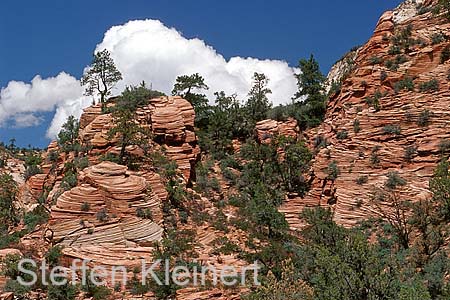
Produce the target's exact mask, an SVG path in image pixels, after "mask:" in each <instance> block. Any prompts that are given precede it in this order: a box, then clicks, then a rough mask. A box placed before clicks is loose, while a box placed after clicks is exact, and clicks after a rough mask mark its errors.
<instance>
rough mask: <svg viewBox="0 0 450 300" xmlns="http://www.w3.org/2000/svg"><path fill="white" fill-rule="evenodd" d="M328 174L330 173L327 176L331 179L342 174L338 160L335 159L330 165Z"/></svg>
mask: <svg viewBox="0 0 450 300" xmlns="http://www.w3.org/2000/svg"><path fill="white" fill-rule="evenodd" d="M327 174H328V177H327V178H328V179H330V180H336V179H337V178H338V177H339V175H340V174H341V171H340V170H339V166H338V165H337V162H336V161H335V160H334V161H332V162H331V163H330V164H329V165H328V168H327Z"/></svg>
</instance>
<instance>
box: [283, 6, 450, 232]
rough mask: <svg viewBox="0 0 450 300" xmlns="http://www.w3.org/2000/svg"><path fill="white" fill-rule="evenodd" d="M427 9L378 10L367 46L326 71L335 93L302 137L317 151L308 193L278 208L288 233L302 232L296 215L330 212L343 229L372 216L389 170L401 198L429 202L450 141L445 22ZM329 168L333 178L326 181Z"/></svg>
mask: <svg viewBox="0 0 450 300" xmlns="http://www.w3.org/2000/svg"><path fill="white" fill-rule="evenodd" d="M431 3H432V1H406V2H404V3H403V4H401V5H400V6H399V7H398V8H397V9H396V10H394V11H387V12H385V13H384V14H383V15H382V16H381V18H380V20H379V22H378V24H377V25H376V28H375V31H374V34H373V36H372V37H371V38H370V39H369V41H368V42H367V43H366V44H364V45H362V46H360V47H358V48H357V49H356V50H354V51H351V52H350V53H348V54H346V55H345V56H344V58H343V59H342V60H340V61H339V62H338V63H337V64H336V65H335V66H334V67H333V68H332V70H331V71H330V74H329V75H328V78H329V82H330V83H331V81H332V80H333V81H334V84H335V86H337V88H335V89H334V91H333V90H332V91H331V93H332V96H331V97H330V99H329V102H328V106H327V114H326V118H325V121H324V122H323V124H322V125H321V126H319V128H316V129H313V130H308V131H306V132H304V135H305V138H306V139H308V140H309V141H310V145H311V148H315V150H316V151H317V154H316V156H315V158H314V161H313V165H312V174H313V176H314V181H313V185H312V189H311V190H310V192H309V193H308V194H307V195H306V197H305V198H300V197H293V198H288V199H287V201H286V203H285V204H284V205H283V207H282V208H281V211H283V212H284V213H285V214H286V218H287V220H288V221H289V223H290V225H291V228H293V229H299V228H301V226H302V222H301V220H300V219H299V214H298V213H299V211H301V210H302V209H303V208H304V207H311V206H318V205H320V206H331V207H333V209H334V211H335V221H336V222H337V223H339V224H342V225H344V226H352V225H355V224H356V223H357V222H359V221H361V220H364V219H366V218H368V217H370V216H373V217H376V216H378V210H377V209H375V208H374V207H373V205H371V197H372V191H373V190H374V189H375V188H380V187H383V185H384V184H385V182H386V180H387V179H388V174H389V173H390V172H398V174H399V176H401V177H402V178H403V179H405V180H406V185H405V186H404V187H402V189H401V191H400V193H401V196H400V197H401V198H402V199H404V200H410V201H418V200H420V199H424V198H426V197H429V189H428V182H429V179H430V177H431V176H432V174H433V171H434V169H435V167H436V165H437V163H438V162H439V161H440V159H441V154H442V152H443V151H444V152H445V151H447V150H448V149H447V148H448V141H449V140H450V127H449V126H450V90H449V87H450V81H449V80H450V77H449V69H450V60H449V59H448V57H446V55H447V54H446V52H448V51H449V47H450V41H449V36H450V23H448V22H446V21H445V19H444V18H442V17H437V16H435V15H433V13H432V12H431V10H430V9H426V7H427V6H428V5H430V4H431ZM430 86H431V87H430ZM332 163H334V166H336V167H337V170H338V172H339V175H338V176H337V178H330V176H329V169H330V165H331V164H332ZM331 167H333V165H331ZM387 206H388V207H389V205H387Z"/></svg>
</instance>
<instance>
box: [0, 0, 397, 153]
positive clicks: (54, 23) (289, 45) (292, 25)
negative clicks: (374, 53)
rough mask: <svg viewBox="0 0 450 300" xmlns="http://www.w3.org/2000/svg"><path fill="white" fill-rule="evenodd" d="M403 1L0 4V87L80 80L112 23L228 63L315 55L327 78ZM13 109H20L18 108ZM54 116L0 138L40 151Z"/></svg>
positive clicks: (13, 0) (0, 131) (2, 132)
mask: <svg viewBox="0 0 450 300" xmlns="http://www.w3.org/2000/svg"><path fill="white" fill-rule="evenodd" d="M400 2H401V1H398V0H397V1H394V0H383V1H374V0H351V1H334V0H333V1H332V0H328V1H301V0H300V1H299V0H296V1H294V0H289V1H287V0H278V1H256V0H250V1H242V0H241V1H235V0H229V1H206V0H196V1H181V0H179V1H171V0H152V1H148V0H132V1H123V0H122V1H117V0H90V1H85V0H65V1H60V0H59V1H57V0H54V1H50V0H42V1H29V0H26V1H25V0H3V1H1V2H0V40H1V43H2V47H0V69H1V70H2V71H1V72H0V86H1V87H5V86H6V85H7V84H8V82H10V81H11V80H16V81H24V82H29V81H30V80H31V79H32V78H33V77H34V76H35V75H38V74H39V75H41V76H42V77H43V78H46V77H49V76H56V75H58V73H60V72H61V71H65V72H67V73H68V74H71V75H73V76H74V77H76V78H80V76H81V75H82V72H83V69H84V67H85V66H86V65H88V64H89V62H90V60H91V57H92V53H93V51H94V49H95V46H96V45H97V44H99V43H100V42H101V41H102V39H103V36H104V33H105V32H106V31H107V30H108V29H109V28H110V27H111V26H114V25H121V24H124V23H126V22H127V21H129V20H135V19H158V20H160V21H161V22H163V23H164V24H165V25H166V26H168V27H174V28H176V29H177V30H178V31H180V32H181V33H182V34H183V36H184V37H186V38H195V37H196V38H199V39H201V40H203V41H205V43H206V44H207V45H210V46H212V47H213V48H214V49H215V50H216V51H217V52H219V53H220V54H221V55H223V56H224V57H225V58H226V59H229V58H230V57H233V56H241V57H254V58H259V59H278V60H284V61H287V62H288V63H289V65H290V66H295V65H296V64H297V62H298V59H299V58H302V57H308V56H309V54H310V53H314V55H315V56H316V58H317V60H318V61H319V63H320V64H321V68H322V71H323V72H324V73H326V72H327V71H328V69H329V68H330V66H331V65H332V64H333V63H334V62H335V61H336V60H337V59H339V58H340V57H341V56H342V54H344V53H345V52H346V51H347V50H348V49H350V48H351V47H352V46H355V45H358V44H362V43H364V42H365V41H366V40H367V39H368V38H369V37H370V36H371V34H372V32H373V29H374V26H375V25H376V22H377V20H378V18H379V17H380V15H381V14H382V12H383V11H385V10H387V9H391V8H394V7H395V6H397V5H398V4H399V3H400ZM18 105H26V103H21V104H18ZM53 114H54V113H53V112H43V113H39V114H38V115H37V116H38V117H40V118H41V119H42V120H43V122H42V123H41V124H40V125H38V126H33V127H29V128H20V129H18V128H11V127H7V128H5V127H3V128H0V140H2V141H8V140H9V139H10V138H11V137H15V138H16V139H17V143H18V144H19V145H21V146H27V145H28V144H31V145H33V146H39V147H46V146H47V144H48V142H49V139H47V138H46V137H45V132H46V129H47V127H48V126H49V122H50V121H51V119H52V116H53Z"/></svg>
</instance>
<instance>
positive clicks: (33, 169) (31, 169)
mask: <svg viewBox="0 0 450 300" xmlns="http://www.w3.org/2000/svg"><path fill="white" fill-rule="evenodd" d="M41 173H42V170H41V168H40V167H39V166H37V165H31V166H28V167H27V168H26V170H25V174H24V177H25V180H28V179H29V178H30V177H32V176H34V175H36V174H41Z"/></svg>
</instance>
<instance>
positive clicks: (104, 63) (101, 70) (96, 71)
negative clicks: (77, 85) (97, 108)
mask: <svg viewBox="0 0 450 300" xmlns="http://www.w3.org/2000/svg"><path fill="white" fill-rule="evenodd" d="M119 80H122V74H121V73H120V71H119V70H117V68H116V65H115V64H114V60H113V59H112V58H111V55H110V53H109V51H108V50H106V49H105V50H102V51H99V52H97V53H95V54H94V58H93V60H92V63H91V66H90V68H89V70H88V71H87V72H86V74H84V75H83V77H82V78H81V85H83V86H86V90H85V95H87V96H93V95H95V94H98V95H100V102H101V103H102V109H104V108H105V102H106V97H107V96H109V95H110V94H111V89H112V88H113V87H114V85H115V84H116V83H117V82H118V81H119Z"/></svg>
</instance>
